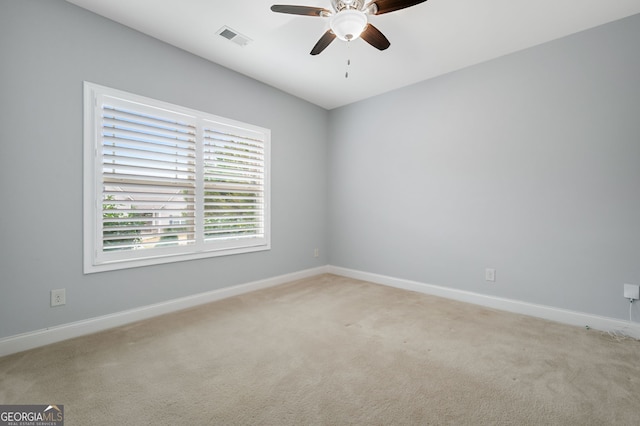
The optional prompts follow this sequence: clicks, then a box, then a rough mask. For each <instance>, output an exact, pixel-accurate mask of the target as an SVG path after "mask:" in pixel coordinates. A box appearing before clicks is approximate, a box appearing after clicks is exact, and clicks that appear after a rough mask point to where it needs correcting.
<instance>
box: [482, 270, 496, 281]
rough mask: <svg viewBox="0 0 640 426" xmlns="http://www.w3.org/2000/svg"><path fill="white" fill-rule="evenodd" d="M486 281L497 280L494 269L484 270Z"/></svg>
mask: <svg viewBox="0 0 640 426" xmlns="http://www.w3.org/2000/svg"><path fill="white" fill-rule="evenodd" d="M484 280H485V281H491V282H493V281H495V280H496V270H495V269H493V268H487V269H485V270H484Z"/></svg>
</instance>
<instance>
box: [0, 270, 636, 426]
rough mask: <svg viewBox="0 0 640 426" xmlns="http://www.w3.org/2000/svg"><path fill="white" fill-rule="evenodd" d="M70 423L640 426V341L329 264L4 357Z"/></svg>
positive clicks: (0, 390) (8, 384) (2, 390)
mask: <svg viewBox="0 0 640 426" xmlns="http://www.w3.org/2000/svg"><path fill="white" fill-rule="evenodd" d="M54 403H55V404H63V405H64V410H65V424H66V425H67V426H71V425H240V424H241V425H396V424H397V425H638V424H640V342H638V341H637V340H633V339H620V338H616V337H615V336H614V337H612V336H610V335H608V334H606V333H601V332H598V331H594V330H587V329H583V328H579V327H571V326H566V325H561V324H556V323H553V322H548V321H544V320H540V319H535V318H531V317H526V316H520V315H514V314H510V313H505V312H500V311H495V310H490V309H485V308H481V307H478V306H474V305H469V304H465V303H460V302H455V301H450V300H446V299H441V298H437V297H432V296H427V295H423V294H417V293H412V292H407V291H403V290H398V289H394V288H388V287H384V286H379V285H375V284H371V283H367V282H362V281H357V280H352V279H348V278H344V277H338V276H334V275H322V276H318V277H314V278H309V279H305V280H300V281H296V282H293V283H290V284H286V285H282V286H278V287H274V288H271V289H267V290H263V291H258V292H254V293H250V294H246V295H243V296H239V297H234V298H230V299H226V300H223V301H219V302H215V303H211V304H207V305H203V306H200V307H197V308H193V309H189V310H186V311H182V312H178V313H174V314H170V315H165V316H162V317H158V318H154V319H151V320H147V321H142V322H139V323H135V324H132V325H128V326H125V327H120V328H117V329H113V330H108V331H105V332H102V333H98V334H94V335H90V336H85V337H80V338H77V339H73V340H69V341H65V342H60V343H57V344H53V345H49V346H46V347H42V348H38V349H34V350H30V351H26V352H22V353H19V354H14V355H10V356H6V357H3V358H0V404H54Z"/></svg>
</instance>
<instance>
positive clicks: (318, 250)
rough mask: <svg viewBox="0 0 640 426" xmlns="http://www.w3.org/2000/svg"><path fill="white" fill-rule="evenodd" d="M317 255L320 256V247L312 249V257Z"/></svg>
mask: <svg viewBox="0 0 640 426" xmlns="http://www.w3.org/2000/svg"><path fill="white" fill-rule="evenodd" d="M318 256H320V249H318V248H317V249H314V250H313V257H318Z"/></svg>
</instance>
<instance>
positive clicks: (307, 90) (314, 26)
mask: <svg viewBox="0 0 640 426" xmlns="http://www.w3.org/2000/svg"><path fill="white" fill-rule="evenodd" d="M67 1H69V2H70V3H74V4H76V5H78V6H80V7H83V8H85V9H88V10H91V11H93V12H95V13H97V14H99V15H102V16H105V17H107V18H109V19H112V20H114V21H116V22H119V23H122V24H124V25H126V26H129V27H131V28H134V29H136V30H138V31H140V32H142V33H145V34H148V35H150V36H152V37H155V38H157V39H159V40H162V41H164V42H166V43H169V44H171V45H174V46H177V47H179V48H181V49H184V50H186V51H188V52H191V53H193V54H195V55H198V56H201V57H203V58H206V59H208V60H210V61H213V62H216V63H218V64H220V65H223V66H225V67H227V68H230V69H232V70H235V71H237V72H239V73H241V74H245V75H247V76H249V77H252V78H254V79H256V80H259V81H262V82H264V83H266V84H269V85H271V86H274V87H277V88H279V89H281V90H283V91H285V92H288V93H291V94H293V95H295V96H298V97H300V98H302V99H306V100H308V101H309V102H312V103H314V104H317V105H319V106H321V107H323V108H326V109H332V108H336V107H339V106H342V105H346V104H349V103H352V102H355V101H358V100H361V99H365V98H368V97H371V96H374V95H377V94H380V93H384V92H387V91H390V90H393V89H397V88H399V87H403V86H406V85H409V84H412V83H416V82H418V81H422V80H426V79H429V78H432V77H436V76H438V75H442V74H445V73H448V72H451V71H454V70H457V69H461V68H464V67H467V66H470V65H473V64H477V63H480V62H484V61H487V60H489V59H493V58H496V57H499V56H503V55H506V54H508V53H511V52H515V51H518V50H522V49H525V48H527V47H531V46H535V45H538V44H541V43H544V42H547V41H550V40H554V39H557V38H560V37H563V36H566V35H569V34H572V33H575V32H578V31H582V30H585V29H588V28H591V27H595V26H598V25H601V24H604V23H607V22H611V21H614V20H617V19H621V18H623V17H626V16H630V15H633V14H636V13H640V0H429V1H427V2H425V3H422V4H419V5H416V6H413V7H410V8H407V9H403V10H399V11H395V12H392V13H388V14H383V15H378V16H372V17H370V22H371V23H372V24H374V25H375V26H376V27H377V28H378V29H379V30H380V31H382V32H383V33H384V34H385V35H386V36H387V38H388V39H389V41H390V42H391V47H389V48H388V49H387V50H385V51H378V50H376V49H375V48H373V47H371V46H370V45H368V44H367V43H366V42H364V41H363V40H355V41H353V42H350V43H347V42H342V41H340V40H338V39H336V40H335V41H334V42H333V43H332V44H331V45H330V46H329V47H327V48H326V50H325V51H324V52H322V53H321V54H320V55H318V56H311V55H309V52H310V51H311V48H312V47H313V46H314V44H315V43H316V41H317V40H318V39H319V38H320V36H321V35H322V34H323V33H324V32H325V31H326V30H327V29H328V25H329V22H328V21H329V20H328V19H327V18H319V17H307V16H298V15H286V14H281V13H274V12H271V10H270V6H271V5H272V4H297V5H304V6H317V7H323V8H327V9H331V6H330V0H226V1H222V0H67ZM223 26H228V27H230V28H231V29H233V30H235V31H237V32H239V33H240V34H242V35H244V36H246V37H248V38H250V39H251V40H252V41H251V42H250V43H249V44H248V45H246V46H239V45H238V44H236V43H233V42H231V41H229V40H227V39H225V38H223V37H222V36H219V35H217V32H218V30H220V28H222V27H223ZM347 59H350V60H351V65H347ZM347 70H348V71H349V78H345V72H346V71H347Z"/></svg>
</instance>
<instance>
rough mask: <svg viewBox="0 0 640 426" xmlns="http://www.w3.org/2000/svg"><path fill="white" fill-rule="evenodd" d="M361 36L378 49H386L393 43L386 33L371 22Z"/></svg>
mask: <svg viewBox="0 0 640 426" xmlns="http://www.w3.org/2000/svg"><path fill="white" fill-rule="evenodd" d="M360 38H361V39H363V40H364V41H366V42H367V43H369V44H370V45H372V46H373V47H375V48H376V49H378V50H384V49H386V48H387V47H389V46H391V43H390V42H389V40H387V38H386V37H385V36H384V34H382V33H381V32H380V30H379V29H377V28H376V27H374V26H373V25H371V24H368V25H367V27H366V28H365V29H364V31H363V32H362V34H360Z"/></svg>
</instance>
